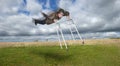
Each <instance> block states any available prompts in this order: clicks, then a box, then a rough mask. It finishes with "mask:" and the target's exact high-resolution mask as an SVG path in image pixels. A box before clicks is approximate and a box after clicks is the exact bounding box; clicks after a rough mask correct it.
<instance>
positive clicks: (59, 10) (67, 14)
mask: <svg viewBox="0 0 120 66" xmlns="http://www.w3.org/2000/svg"><path fill="white" fill-rule="evenodd" d="M60 12H62V13H63V14H64V16H69V15H70V13H69V12H68V11H65V10H64V9H62V8H59V9H58V10H57V13H60Z"/></svg>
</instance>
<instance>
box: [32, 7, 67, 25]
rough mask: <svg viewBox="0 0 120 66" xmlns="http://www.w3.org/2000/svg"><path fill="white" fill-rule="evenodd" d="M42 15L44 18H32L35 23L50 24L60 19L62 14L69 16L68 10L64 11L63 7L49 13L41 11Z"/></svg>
mask: <svg viewBox="0 0 120 66" xmlns="http://www.w3.org/2000/svg"><path fill="white" fill-rule="evenodd" d="M42 15H43V16H44V17H45V19H33V21H34V23H35V25H37V24H42V25H44V24H47V25H50V24H52V23H55V22H57V21H58V20H59V19H61V18H62V17H63V16H67V17H68V18H69V12H68V11H65V10H64V9H59V10H57V11H56V12H54V13H51V14H49V15H47V14H45V13H42Z"/></svg>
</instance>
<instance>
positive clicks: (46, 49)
mask: <svg viewBox="0 0 120 66" xmlns="http://www.w3.org/2000/svg"><path fill="white" fill-rule="evenodd" d="M0 66H120V47H119V46H116V45H110V46H107V45H84V46H83V45H75V46H73V45H70V46H69V49H68V50H65V49H60V48H59V46H23V47H6V48H0Z"/></svg>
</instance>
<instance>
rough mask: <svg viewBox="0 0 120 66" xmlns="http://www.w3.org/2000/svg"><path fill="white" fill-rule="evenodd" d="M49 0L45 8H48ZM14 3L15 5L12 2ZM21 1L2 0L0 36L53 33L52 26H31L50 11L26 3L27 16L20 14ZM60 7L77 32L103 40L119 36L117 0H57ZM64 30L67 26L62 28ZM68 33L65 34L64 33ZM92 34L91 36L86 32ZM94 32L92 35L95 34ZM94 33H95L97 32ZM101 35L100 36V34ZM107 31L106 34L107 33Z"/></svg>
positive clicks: (119, 3) (53, 27)
mask: <svg viewBox="0 0 120 66" xmlns="http://www.w3.org/2000/svg"><path fill="white" fill-rule="evenodd" d="M49 1H50V0H48V2H47V4H45V5H46V7H47V8H49V7H50V3H49ZM13 2H14V3H13ZM22 2H23V0H1V2H0V9H1V10H0V28H2V29H0V34H1V35H27V34H28V35H32V34H48V33H55V31H56V27H55V25H49V26H48V25H38V26H35V25H34V24H33V23H32V18H40V17H42V16H41V14H40V11H41V10H42V11H43V12H45V13H48V12H50V11H51V10H48V9H44V10H43V9H42V5H43V4H39V3H37V1H36V0H27V4H26V6H24V8H23V10H24V9H26V10H27V11H30V15H29V16H27V15H25V14H19V13H18V10H19V9H22V8H21V7H20V6H21V3H22ZM58 5H59V7H61V8H64V9H66V10H68V11H69V12H70V14H71V17H72V18H73V20H74V21H75V23H76V24H77V27H78V28H79V31H81V32H88V34H85V35H86V36H91V37H92V36H95V37H105V36H117V35H118V36H119V35H120V34H119V33H117V32H120V26H119V24H120V6H119V5H120V1H119V0H109V1H108V0H76V1H75V2H74V3H72V1H71V0H60V1H59V4H58ZM62 27H63V29H64V31H65V30H66V26H65V25H62ZM66 32H67V31H66ZM89 32H92V33H89ZM94 32H95V33H94ZM96 32H97V33H96ZM102 32H103V33H102ZM107 32H108V33H107Z"/></svg>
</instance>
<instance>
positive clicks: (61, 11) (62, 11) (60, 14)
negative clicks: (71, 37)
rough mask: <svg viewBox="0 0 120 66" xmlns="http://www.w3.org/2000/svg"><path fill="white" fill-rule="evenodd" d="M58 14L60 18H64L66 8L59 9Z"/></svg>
mask: <svg viewBox="0 0 120 66" xmlns="http://www.w3.org/2000/svg"><path fill="white" fill-rule="evenodd" d="M57 15H58V17H59V18H62V17H63V16H64V10H63V9H61V8H60V9H59V10H58V11H57Z"/></svg>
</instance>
